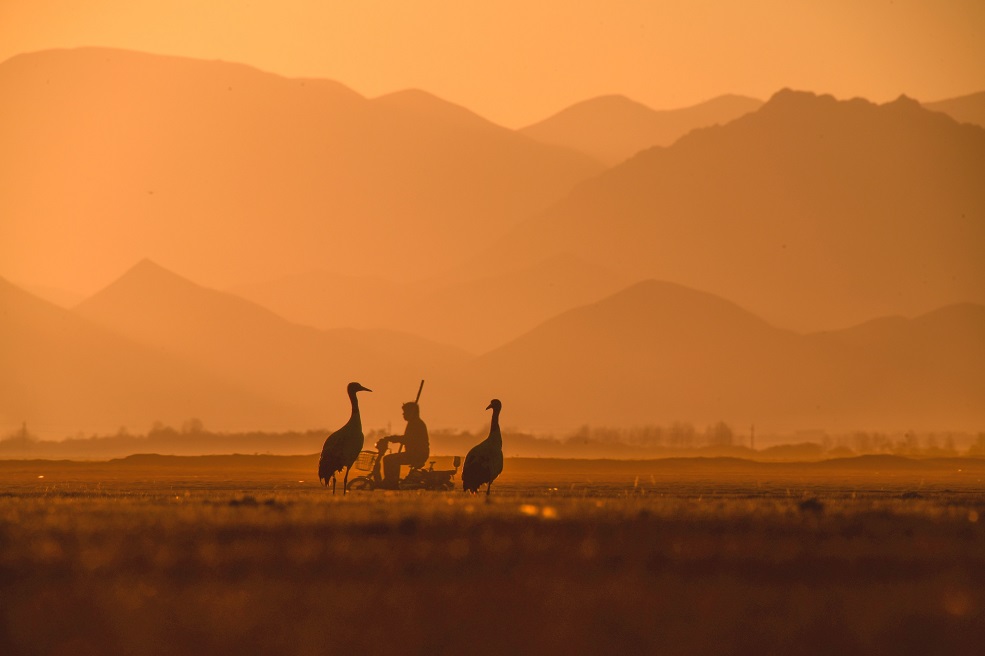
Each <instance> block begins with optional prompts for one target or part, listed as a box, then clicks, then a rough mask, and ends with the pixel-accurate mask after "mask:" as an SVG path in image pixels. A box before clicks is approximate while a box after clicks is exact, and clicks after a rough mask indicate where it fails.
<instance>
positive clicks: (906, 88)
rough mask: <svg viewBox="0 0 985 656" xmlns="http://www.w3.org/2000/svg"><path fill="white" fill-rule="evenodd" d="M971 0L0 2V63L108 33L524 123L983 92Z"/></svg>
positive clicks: (149, 47)
mask: <svg viewBox="0 0 985 656" xmlns="http://www.w3.org/2000/svg"><path fill="white" fill-rule="evenodd" d="M983 33H985V2H982V1H981V0H823V1H822V0H812V1H806V0H741V1H739V0H727V1H726V0H660V1H657V0H533V1H532V0H494V1H493V0H483V1H481V2H473V1H471V0H413V1H411V0H345V1H342V0H208V1H207V2H206V1H203V0H0V61H2V60H5V59H7V58H8V57H11V56H13V55H16V54H18V53H22V52H30V51H35V50H42V49H46V48H59V47H75V46H113V47H120V48H128V49H133V50H141V51H146V52H154V53H161V54H174V55H186V56H191V57H198V58H204V59H221V60H225V61H235V62H242V63H246V64H251V65H253V66H256V67H258V68H260V69H263V70H266V71H270V72H274V73H279V74H282V75H286V76H291V77H295V76H310V77H324V78H329V79H334V80H337V81H339V82H342V83H343V84H346V85H347V86H350V87H352V88H353V89H355V90H356V91H358V92H360V93H362V94H365V95H367V96H376V95H380V94H383V93H387V92H390V91H396V90H400V89H404V88H409V87H416V88H421V89H425V90H427V91H430V92H432V93H434V94H436V95H438V96H440V97H442V98H444V99H446V100H449V101H452V102H456V103H459V104H462V105H465V106H466V107H468V108H470V109H473V110H474V111H476V112H478V113H479V114H482V115H483V116H485V117H487V118H489V119H491V120H493V121H496V122H499V123H501V124H504V125H507V126H509V127H522V126H523V125H526V124H528V123H531V122H533V121H536V120H539V119H541V118H544V117H546V116H547V115H550V114H552V113H554V112H556V111H558V110H560V109H562V108H564V107H566V106H568V105H570V104H573V103H575V102H578V101H580V100H584V99H587V98H591V97H594V96H598V95H602V94H609V93H621V94H624V95H627V96H629V97H631V98H633V99H635V100H638V101H640V102H643V103H645V104H648V105H650V106H651V107H654V108H656V109H671V108H676V107H682V106H686V105H689V104H694V103H696V102H700V101H702V100H705V99H708V98H711V97H713V96H716V95H719V94H722V93H740V94H745V95H751V96H755V97H758V98H762V99H766V98H767V97H769V96H770V95H771V94H772V93H773V92H774V91H776V90H777V89H780V88H782V87H793V88H797V89H804V90H810V91H815V92H819V93H820V92H824V93H833V94H834V95H835V96H837V97H839V98H847V97H852V96H864V97H866V98H869V99H870V100H874V101H877V102H883V101H886V100H891V99H893V98H895V97H896V96H898V95H899V94H900V93H906V94H907V95H910V96H912V97H915V98H917V99H919V100H924V101H932V100H941V99H944V98H949V97H953V96H958V95H964V94H967V93H972V92H976V91H981V90H985V63H983V62H985V39H983V38H982V34H983Z"/></svg>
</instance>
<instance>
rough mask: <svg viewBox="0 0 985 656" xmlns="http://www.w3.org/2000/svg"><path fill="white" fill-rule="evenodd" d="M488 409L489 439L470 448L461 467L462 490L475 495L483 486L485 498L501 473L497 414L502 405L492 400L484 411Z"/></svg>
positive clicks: (500, 438)
mask: <svg viewBox="0 0 985 656" xmlns="http://www.w3.org/2000/svg"><path fill="white" fill-rule="evenodd" d="M490 408H492V411H493V414H492V422H491V423H490V426H489V437H487V438H486V439H484V440H483V441H481V442H479V443H478V444H476V445H475V446H474V447H472V450H470V451H469V453H468V455H467V456H465V465H464V466H463V467H462V489H463V490H466V491H468V492H471V493H472V494H475V493H476V492H477V491H478V490H479V488H480V487H482V486H483V485H485V486H486V496H487V497H488V496H489V491H490V488H492V482H493V481H494V480H496V477H497V476H499V475H500V473H502V471H503V435H502V434H501V433H500V432H499V413H500V411H501V410H502V409H503V404H502V403H501V402H500V400H499V399H493V400H492V401H490V402H489V405H488V406H486V410H488V409H490Z"/></svg>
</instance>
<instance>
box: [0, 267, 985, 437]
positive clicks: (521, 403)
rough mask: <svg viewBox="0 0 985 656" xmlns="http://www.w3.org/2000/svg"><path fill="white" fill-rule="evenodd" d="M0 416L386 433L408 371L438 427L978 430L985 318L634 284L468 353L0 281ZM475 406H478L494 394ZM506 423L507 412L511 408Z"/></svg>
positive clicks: (236, 311)
mask: <svg viewBox="0 0 985 656" xmlns="http://www.w3.org/2000/svg"><path fill="white" fill-rule="evenodd" d="M2 291H3V295H2V298H0V300H2V307H3V309H4V318H5V321H4V322H3V325H2V330H3V335H2V337H3V341H2V344H3V350H2V352H0V355H2V357H3V361H4V362H5V371H6V376H5V377H4V378H3V382H2V389H0V392H2V396H0V398H2V402H0V421H2V422H3V423H6V424H8V425H9V424H10V423H12V422H17V425H19V423H20V422H23V421H26V422H27V423H28V424H29V425H31V426H34V427H35V429H38V427H40V429H41V430H44V429H45V428H46V427H47V428H49V429H50V430H53V431H59V430H61V431H64V432H65V433H66V434H73V433H74V432H75V431H76V430H84V431H107V430H115V429H116V428H117V427H118V426H119V425H127V426H129V427H130V428H135V427H136V428H138V429H143V428H146V427H149V426H150V425H151V424H152V423H153V422H155V421H163V422H165V423H170V424H171V425H180V424H181V423H182V422H183V421H185V420H187V419H189V418H192V417H194V418H198V419H201V420H202V421H203V422H205V424H206V425H207V426H209V427H210V428H213V429H215V430H232V429H237V428H238V429H242V428H257V429H273V430H283V429H307V428H316V427H321V426H324V425H326V424H328V425H331V424H332V423H333V421H334V423H338V422H339V421H340V420H344V417H345V416H346V413H347V401H346V399H345V396H344V393H343V390H344V387H345V384H346V383H347V382H348V381H349V380H358V381H360V382H362V383H363V384H364V385H366V386H368V387H370V388H372V389H374V392H373V394H368V395H366V396H365V398H364V400H363V412H364V417H365V421H366V423H367V425H368V426H374V427H382V426H384V425H386V424H388V423H389V424H397V425H399V421H400V419H399V407H400V404H401V402H403V401H406V400H407V399H408V398H409V397H411V396H412V395H413V392H414V390H415V384H416V382H417V381H418V380H419V378H425V379H426V380H427V381H428V382H427V387H426V394H425V395H424V398H423V399H422V404H423V407H424V408H425V414H426V415H427V417H426V418H427V419H428V420H429V423H430V424H431V425H432V426H433V427H452V428H455V427H459V428H460V427H466V428H472V427H474V426H476V425H481V424H482V422H483V419H484V415H483V413H482V408H483V407H484V405H483V403H484V402H485V403H487V402H488V398H492V397H494V396H495V397H503V398H504V404H505V406H506V408H508V411H509V414H508V415H505V416H506V417H508V418H509V421H508V425H510V426H516V427H523V428H525V429H530V430H537V431H545V432H551V431H566V430H572V429H574V428H577V427H578V426H581V425H586V424H590V425H605V426H613V427H630V426H638V425H644V424H648V423H669V422H672V421H688V422H694V423H697V424H698V425H702V424H704V423H711V422H713V421H718V420H726V421H730V422H739V423H740V425H745V423H746V422H749V423H756V424H757V425H759V426H761V427H762V428H763V429H764V430H776V431H784V430H787V431H790V430H796V429H798V428H804V427H824V428H828V429H833V430H851V429H855V428H870V429H871V428H886V427H892V428H896V429H908V428H909V429H924V430H927V429H941V428H947V429H962V430H973V429H974V428H975V427H977V426H980V425H981V424H982V422H983V421H985V408H983V407H982V404H981V401H980V399H981V394H980V392H981V390H982V389H985V306H982V305H974V304H961V305H953V306H948V307H945V308H941V309H939V310H937V311H935V312H932V313H929V314H926V315H922V316H919V317H916V318H913V319H906V318H902V317H893V318H882V319H878V320H874V321H872V322H867V323H865V324H862V325H859V326H856V327H853V328H850V329H846V330H841V331H832V332H825V333H812V334H799V333H795V332H792V331H789V330H784V329H780V328H776V327H774V326H772V325H770V324H769V323H767V322H766V321H764V320H762V319H760V318H759V317H757V316H755V315H753V314H752V313H750V312H748V311H746V310H744V309H742V308H740V307H739V306H737V305H735V304H733V303H731V302H729V301H726V300H724V299H722V298H720V297H717V296H714V295H711V294H708V293H705V292H700V291H696V290H693V289H689V288H686V287H683V286H680V285H677V284H674V283H668V282H660V281H653V280H650V281H642V282H640V283H636V284H634V285H631V286H629V287H627V288H625V289H623V290H621V291H619V292H617V293H615V294H612V295H609V296H607V297H605V298H603V299H602V300H600V301H598V302H595V303H590V304H586V305H583V306H580V307H577V308H573V309H570V310H567V311H564V312H561V313H559V314H558V315H556V316H555V317H553V318H551V319H549V320H547V321H545V322H543V323H541V324H539V325H537V326H535V327H533V328H532V329H531V330H529V331H526V332H524V333H523V334H521V335H519V336H517V337H516V338H515V339H512V340H510V341H509V342H508V343H506V344H504V345H503V346H501V347H499V348H496V349H492V350H490V351H488V352H486V353H483V354H481V355H479V356H472V355H469V354H467V353H465V352H463V351H461V350H458V349H455V348H452V347H445V346H442V345H440V344H437V343H434V342H430V341H428V340H425V339H422V338H418V337H415V336H412V335H408V334H406V333H401V332H398V331H379V330H365V331H358V330H352V329H336V330H319V329H315V328H311V327H307V326H302V325H299V324H295V323H292V322H290V321H287V320H285V319H283V318H281V317H279V316H277V315H275V314H273V313H271V312H270V311H268V310H266V309H264V308H262V307H260V306H258V305H256V304H254V303H252V302H250V301H247V300H245V299H242V298H240V297H237V296H235V295H233V294H229V293H226V292H220V291H217V290H213V289H208V288H205V287H202V286H200V285H198V284H195V283H193V282H191V281H190V280H187V279H185V278H182V277H181V276H179V275H177V274H174V273H172V272H170V271H167V270H166V269H163V268H162V267H160V266H159V265H157V264H154V263H153V262H150V261H144V262H141V263H139V264H138V265H136V266H135V267H133V268H132V269H131V270H129V271H128V272H127V273H126V274H124V275H123V276H122V277H121V278H120V279H119V280H117V281H115V282H114V283H112V284H111V285H109V286H108V287H107V288H106V289H104V290H102V291H100V292H99V293H97V294H96V295H94V296H93V297H91V298H89V299H87V300H86V301H85V302H83V303H82V304H80V305H79V306H78V307H76V308H74V309H73V310H65V309H62V308H58V307H56V306H54V305H52V304H50V303H48V302H46V301H43V300H40V299H38V298H36V297H33V296H32V295H30V294H28V293H26V292H24V291H22V290H19V289H18V288H16V287H14V286H13V285H10V284H9V283H4V285H3V287H2ZM487 397H488V398H487ZM505 412H506V410H504V413H505Z"/></svg>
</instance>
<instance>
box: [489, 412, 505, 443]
mask: <svg viewBox="0 0 985 656" xmlns="http://www.w3.org/2000/svg"><path fill="white" fill-rule="evenodd" d="M487 439H488V440H489V441H490V442H492V443H493V444H495V445H496V446H499V447H502V446H503V434H502V433H500V432H499V408H493V415H492V422H491V423H490V424H489V437H488V438H487Z"/></svg>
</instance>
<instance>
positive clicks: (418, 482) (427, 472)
mask: <svg viewBox="0 0 985 656" xmlns="http://www.w3.org/2000/svg"><path fill="white" fill-rule="evenodd" d="M402 448H403V447H402V446H401V449H402ZM389 449H390V441H389V440H388V439H387V438H385V437H381V438H380V439H379V440H377V441H376V450H375V451H369V450H365V451H360V452H359V456H358V457H357V458H356V462H355V463H353V468H354V469H355V470H356V471H362V472H366V473H365V474H362V475H360V476H357V477H355V478H353V479H351V480H350V481H349V485H348V487H346V490H350V491H351V490H375V489H379V488H383V476H382V474H381V468H382V466H383V456H384V455H386V453H387V451H389ZM434 463H435V461H434V460H431V461H430V462H429V463H428V468H427V469H425V468H423V467H411V468H410V471H409V472H408V473H407V475H406V476H405V477H403V478H402V479H400V482H399V489H401V490H445V491H447V490H453V489H454V488H455V483H454V482H453V479H454V478H455V474H457V473H458V468H459V467H460V466H461V464H462V458H461V456H455V458H454V460H453V461H452V464H453V465H454V467H455V468H454V469H435V468H434Z"/></svg>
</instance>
